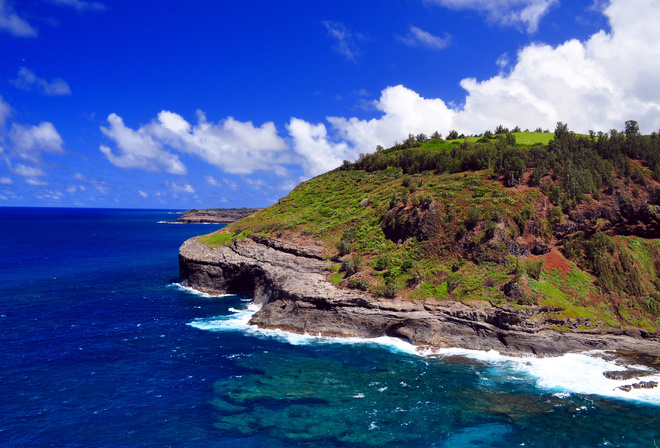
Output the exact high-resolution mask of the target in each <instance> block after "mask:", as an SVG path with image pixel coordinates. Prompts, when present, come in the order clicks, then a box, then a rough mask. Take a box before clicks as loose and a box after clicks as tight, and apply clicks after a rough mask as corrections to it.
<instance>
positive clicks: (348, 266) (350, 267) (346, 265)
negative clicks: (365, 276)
mask: <svg viewBox="0 0 660 448" xmlns="http://www.w3.org/2000/svg"><path fill="white" fill-rule="evenodd" d="M363 262H364V259H363V258H362V257H361V256H359V255H353V256H352V257H350V258H344V259H343V260H342V261H341V267H340V268H339V271H340V272H345V273H346V277H350V276H351V275H353V274H355V273H357V272H358V271H359V270H360V267H361V266H362V264H363Z"/></svg>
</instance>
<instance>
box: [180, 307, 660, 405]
mask: <svg viewBox="0 0 660 448" xmlns="http://www.w3.org/2000/svg"><path fill="white" fill-rule="evenodd" d="M258 310H259V307H258V306H256V305H254V304H252V303H250V304H249V305H248V306H247V307H246V308H244V309H237V308H234V307H231V308H229V310H228V311H230V313H231V314H229V315H226V316H216V317H211V318H199V319H195V320H194V321H192V322H190V323H188V325H190V326H192V327H194V328H197V329H199V330H206V331H241V332H243V333H244V334H247V335H250V336H255V337H262V338H270V339H276V340H279V341H281V342H285V343H288V344H291V345H323V344H347V345H374V346H380V347H383V348H385V349H387V350H389V351H391V352H394V353H407V354H412V355H417V356H422V357H426V358H440V359H442V358H448V357H462V358H468V359H472V360H476V361H480V362H483V363H486V364H488V365H490V366H491V367H493V369H494V371H493V372H490V373H491V374H492V375H489V376H492V377H493V378H495V377H504V378H505V379H506V381H529V380H530V379H531V380H532V381H534V383H535V385H536V387H537V388H538V389H540V390H543V391H546V392H548V393H550V394H552V395H554V396H555V397H558V398H568V397H570V396H571V394H581V395H598V396H601V397H608V398H615V399H622V400H630V401H638V402H642V403H646V404H653V405H660V388H654V389H632V390H630V391H629V392H626V391H624V390H621V389H619V387H620V386H624V385H629V384H633V383H637V382H639V381H656V382H658V383H660V374H653V375H648V376H644V377H641V378H639V379H635V378H633V379H630V380H613V379H609V378H607V377H605V376H604V372H607V371H622V370H626V368H625V367H622V366H621V365H619V364H617V363H615V362H614V361H610V360H606V359H603V357H602V356H601V355H602V354H603V353H604V352H602V351H592V352H584V353H579V354H578V353H569V354H566V355H563V356H558V357H552V358H538V357H531V356H530V357H522V358H516V357H511V356H504V355H502V354H500V353H499V352H497V351H496V350H490V351H479V350H467V349H459V348H446V349H422V348H419V347H416V346H414V345H412V344H411V343H409V342H406V341H403V340H401V339H398V338H392V337H387V336H382V337H379V338H372V339H367V338H354V337H349V338H342V337H329V336H321V335H311V334H296V333H289V332H285V331H282V330H267V329H262V328H258V327H256V326H254V325H250V324H249V321H250V318H251V317H252V316H253V315H254V313H256V312H257V311H258ZM628 368H634V369H637V370H647V371H648V370H649V369H648V368H647V367H644V366H628Z"/></svg>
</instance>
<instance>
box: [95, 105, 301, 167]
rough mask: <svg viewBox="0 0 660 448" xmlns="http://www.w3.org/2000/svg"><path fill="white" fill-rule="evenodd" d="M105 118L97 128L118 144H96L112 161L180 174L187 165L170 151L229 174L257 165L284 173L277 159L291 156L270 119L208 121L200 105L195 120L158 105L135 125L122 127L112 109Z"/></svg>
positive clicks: (117, 164)
mask: <svg viewBox="0 0 660 448" xmlns="http://www.w3.org/2000/svg"><path fill="white" fill-rule="evenodd" d="M108 122H109V123H110V126H109V127H107V128H106V127H101V131H102V132H103V134H104V135H105V136H106V137H108V138H109V139H110V140H112V141H113V142H114V144H115V145H116V147H117V150H116V151H115V152H113V150H112V149H111V148H110V147H109V146H106V145H101V146H100V150H101V152H102V153H103V154H104V155H105V156H106V157H107V159H108V160H109V161H110V162H111V163H112V164H114V165H116V166H119V167H122V168H139V169H144V170H148V171H166V172H168V173H172V174H185V173H186V171H187V170H186V167H185V165H184V164H183V163H182V162H181V161H180V160H179V155H178V154H175V151H176V152H178V153H186V154H191V155H194V156H196V157H199V158H201V159H202V160H204V161H206V162H207V163H209V164H211V165H215V166H217V167H218V168H221V169H222V170H223V171H225V172H228V173H233V174H250V173H252V172H254V171H256V170H273V171H274V172H276V173H279V174H284V173H285V169H284V168H283V166H282V165H283V164H285V163H288V162H289V161H290V160H289V157H288V155H287V153H286V150H287V148H288V146H287V144H286V142H285V141H284V140H283V139H282V138H281V137H279V136H278V135H277V129H276V128H275V125H274V124H273V123H272V122H268V123H264V124H263V125H261V126H260V127H255V126H254V125H253V124H252V122H241V121H237V120H235V119H234V118H232V117H228V118H226V119H225V120H222V121H221V122H218V123H212V122H209V121H207V120H206V116H205V115H204V113H203V112H201V111H198V112H197V124H196V125H194V126H193V125H192V124H190V123H188V122H187V121H186V120H185V119H184V118H183V117H181V116H180V115H178V114H176V113H173V112H169V111H161V112H160V113H159V114H158V117H157V119H155V120H153V121H152V122H151V123H149V124H147V125H144V126H141V127H139V128H138V129H137V130H133V129H130V128H128V127H126V126H125V125H124V122H123V120H122V119H121V117H119V116H118V115H116V114H110V116H109V117H108Z"/></svg>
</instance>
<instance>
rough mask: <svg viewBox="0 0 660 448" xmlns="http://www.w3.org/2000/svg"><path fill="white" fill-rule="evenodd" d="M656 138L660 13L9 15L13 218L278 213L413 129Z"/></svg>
mask: <svg viewBox="0 0 660 448" xmlns="http://www.w3.org/2000/svg"><path fill="white" fill-rule="evenodd" d="M626 120H636V121H637V122H638V123H639V126H640V129H641V131H642V132H644V133H651V132H653V131H657V130H658V129H660V0H609V1H607V0H577V1H570V2H569V1H568V0H563V1H562V0H363V1H360V0H358V1H356V0H350V1H348V0H334V1H332V2H324V1H320V0H316V1H309V0H281V1H278V2H274V1H268V2H265V1H262V2H258V1H236V2H228V1H220V0H205V1H203V0H189V1H186V2H182V1H180V0H160V1H158V2H143V1H137V2H128V1H117V0H115V1H110V0H0V206H26V207H95V208H96V207H111V208H115V207H116V208H159V209H181V210H185V209H190V208H213V207H221V208H231V207H263V206H268V205H270V204H272V203H274V202H276V201H277V199H279V198H281V197H283V196H285V195H286V194H288V192H289V191H291V189H292V188H294V187H295V185H297V184H298V183H300V182H302V181H305V180H307V179H310V178H311V177H314V176H317V175H319V174H322V173H324V172H326V171H328V170H331V169H333V168H336V167H337V166H339V165H341V163H342V162H343V160H355V159H356V158H357V157H358V156H359V154H360V153H368V152H373V151H374V150H375V148H376V146H377V145H382V146H384V147H389V146H392V145H393V144H394V142H395V141H397V140H398V141H401V140H403V139H404V138H406V137H407V135H408V134H409V133H413V134H419V133H425V134H427V135H429V134H431V133H433V132H435V131H438V132H440V133H441V134H443V135H446V134H447V133H448V132H449V131H450V130H453V129H455V130H457V131H458V132H459V133H464V134H466V135H469V134H479V133H482V132H484V131H486V130H493V129H494V128H495V127H496V126H497V125H499V124H502V125H504V126H506V127H515V126H520V128H521V129H523V130H524V129H530V130H534V129H536V128H539V127H541V128H543V129H549V130H551V131H552V130H554V128H555V126H556V123H557V122H559V121H561V122H563V123H566V124H568V126H569V129H570V130H572V131H575V132H588V131H589V130H594V131H609V130H610V129H617V130H622V129H623V128H624V123H625V121H626Z"/></svg>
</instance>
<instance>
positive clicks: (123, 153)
mask: <svg viewBox="0 0 660 448" xmlns="http://www.w3.org/2000/svg"><path fill="white" fill-rule="evenodd" d="M108 122H109V123H110V127H108V128H106V127H103V126H101V132H102V133H103V134H104V135H105V136H106V137H108V138H109V139H111V140H112V141H114V142H115V144H116V145H117V149H118V151H117V154H115V153H113V152H112V149H110V147H108V146H106V145H100V147H99V149H100V150H101V152H102V153H103V154H104V155H105V156H106V157H107V159H108V160H109V161H110V163H112V164H113V165H115V166H118V167H120V168H140V169H143V170H146V171H160V170H165V171H167V172H168V173H172V174H185V173H186V167H185V166H184V165H183V163H181V161H180V160H179V156H177V155H175V154H172V153H171V152H168V151H166V150H164V149H163V144H162V143H161V142H160V141H158V140H157V139H156V138H154V137H153V136H152V135H151V132H150V129H149V127H148V126H147V127H145V126H143V127H141V128H139V129H138V130H137V131H134V130H133V129H131V128H128V127H126V125H124V121H123V120H122V119H121V117H120V116H118V115H116V114H110V115H109V116H108Z"/></svg>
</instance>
